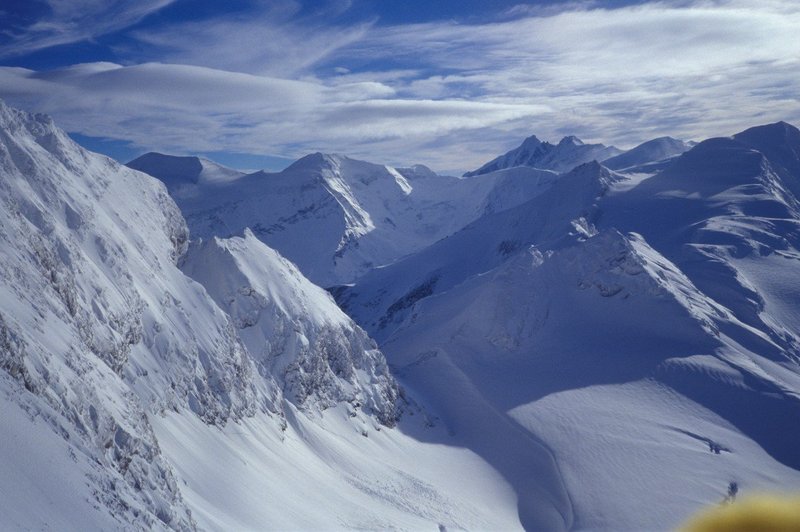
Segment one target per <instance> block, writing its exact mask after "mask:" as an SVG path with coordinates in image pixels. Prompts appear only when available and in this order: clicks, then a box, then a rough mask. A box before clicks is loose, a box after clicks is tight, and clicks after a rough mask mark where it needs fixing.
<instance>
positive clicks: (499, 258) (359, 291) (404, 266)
mask: <svg viewBox="0 0 800 532" xmlns="http://www.w3.org/2000/svg"><path fill="white" fill-rule="evenodd" d="M617 179H621V177H620V176H618V175H616V174H613V173H612V172H610V171H609V170H608V169H606V168H603V167H602V166H600V165H599V164H598V163H596V162H592V163H587V164H585V165H582V166H579V167H578V168H575V169H574V170H573V171H572V172H569V173H567V174H564V175H562V176H560V177H559V178H558V179H557V180H556V181H555V182H554V183H553V184H552V185H551V186H550V187H547V188H546V189H545V190H543V191H542V193H541V194H539V195H538V196H534V197H533V198H532V199H531V200H529V201H527V202H525V203H522V204H521V205H517V206H516V207H513V208H511V209H506V210H504V211H500V212H494V213H487V214H486V215H484V216H482V217H481V218H479V219H478V220H476V221H474V222H472V223H471V224H469V225H468V226H466V227H465V228H464V229H462V230H461V231H459V232H457V233H455V234H453V235H451V236H449V237H447V238H445V239H442V240H440V241H439V242H436V243H435V244H433V245H431V246H429V247H428V248H426V249H424V250H422V251H420V252H419V253H416V254H413V255H410V256H408V257H406V258H404V259H402V260H399V261H397V262H395V263H393V264H391V265H388V266H386V267H384V268H378V269H375V270H373V271H371V272H369V273H368V274H366V275H364V276H363V277H362V278H361V279H360V280H359V282H358V283H356V284H355V286H353V287H341V288H340V289H338V290H335V291H334V293H335V295H336V299H337V302H339V304H340V305H341V306H342V307H343V308H344V309H345V311H347V312H348V313H349V314H350V315H351V316H353V317H354V318H355V319H356V321H357V322H359V323H360V324H361V325H362V326H363V327H364V328H366V329H367V330H368V331H369V332H370V334H371V335H372V336H373V337H374V338H375V339H377V340H378V341H382V340H383V339H385V338H386V337H387V336H388V335H389V334H391V331H392V330H393V329H394V328H395V327H397V326H398V325H399V324H402V323H403V322H404V321H405V320H406V318H407V317H408V316H409V314H410V313H412V311H413V307H414V304H415V303H416V301H418V300H420V299H422V298H425V297H428V296H430V295H433V294H438V293H440V292H443V291H447V290H449V289H450V288H452V287H454V286H456V285H458V284H460V283H461V282H463V281H465V280H466V279H468V278H469V277H472V276H475V275H480V274H483V273H485V272H487V271H490V270H491V269H492V268H495V267H497V266H498V265H500V264H502V263H503V262H504V261H505V260H507V259H508V257H509V256H512V255H514V254H515V253H517V252H518V251H519V250H520V249H522V248H524V247H526V246H527V245H529V244H534V243H538V244H546V245H547V246H557V245H558V243H559V242H560V241H562V240H563V239H564V238H565V237H566V236H568V235H570V234H574V235H581V236H589V235H591V234H592V233H593V232H594V229H593V226H592V224H593V220H594V218H595V215H596V203H597V200H598V199H599V198H600V197H601V196H603V195H604V194H605V192H606V191H607V190H608V187H609V186H610V184H611V183H613V182H614V181H615V180H617Z"/></svg>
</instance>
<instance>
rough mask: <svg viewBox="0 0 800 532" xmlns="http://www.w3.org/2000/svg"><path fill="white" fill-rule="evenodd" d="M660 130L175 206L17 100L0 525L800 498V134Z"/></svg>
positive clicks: (355, 172)
mask: <svg viewBox="0 0 800 532" xmlns="http://www.w3.org/2000/svg"><path fill="white" fill-rule="evenodd" d="M656 141H657V142H656ZM656 141H654V142H653V143H651V144H649V145H648V144H647V143H645V145H642V146H640V147H639V148H635V149H634V150H631V151H630V152H628V159H624V158H623V159H622V162H620V160H619V159H618V160H617V161H616V163H614V162H612V163H609V164H611V165H612V166H618V167H619V168H622V170H623V172H624V173H616V172H614V171H612V170H609V169H608V168H606V167H604V166H602V165H601V164H600V163H597V162H596V161H593V159H597V158H598V156H597V155H594V156H592V157H591V158H589V159H584V158H585V157H586V156H587V155H586V154H587V153H589V152H590V151H597V150H600V151H602V150H609V148H605V147H603V146H602V145H595V147H591V146H589V148H591V149H585V147H586V145H583V144H582V143H580V141H578V140H577V139H574V138H565V139H564V140H562V142H561V143H559V145H558V146H552V145H545V143H541V142H539V141H538V139H535V137H532V138H530V139H527V140H526V141H525V143H523V145H522V146H521V147H520V149H519V150H517V151H516V152H512V153H510V154H507V155H506V156H502V157H500V158H499V159H497V160H496V161H495V162H496V163H497V164H496V165H495V166H496V168H488V167H485V168H484V170H486V171H487V172H488V173H480V174H477V175H474V176H472V177H467V178H456V177H447V176H439V175H437V174H435V173H434V172H432V171H430V170H429V169H427V168H425V167H424V166H414V167H410V168H392V167H388V166H383V165H375V164H371V163H366V162H362V161H356V160H353V159H349V158H347V157H344V156H339V155H323V154H314V155H310V156H308V157H305V158H303V159H301V160H299V161H297V162H296V163H295V164H293V165H292V166H290V167H289V168H287V169H286V170H285V171H283V172H280V173H276V174H267V173H263V172H259V173H255V174H250V175H246V176H242V175H239V174H236V173H235V172H234V173H232V172H228V171H223V170H224V169H223V170H220V169H219V168H218V167H214V166H212V165H211V164H205V163H204V162H203V161H200V162H199V164H200V166H201V167H202V168H201V169H200V170H198V167H197V164H196V163H198V160H193V159H183V158H169V157H167V158H166V159H165V158H163V156H159V157H151V158H150V159H151V160H150V162H151V163H153V164H151V165H150V166H149V167H148V168H147V171H148V172H150V173H152V174H160V177H161V178H162V179H164V180H165V181H166V182H167V186H166V187H165V186H164V185H163V184H161V183H159V182H158V181H157V180H155V179H153V178H151V177H149V176H147V175H145V174H143V173H141V172H138V171H134V170H131V169H129V168H125V167H122V166H120V165H118V164H116V163H114V162H113V161H111V160H109V159H107V158H105V157H101V156H99V155H95V154H91V153H89V152H87V151H85V150H83V149H81V148H79V147H78V146H77V145H76V144H74V143H73V142H72V141H71V140H70V139H69V138H68V137H67V136H66V134H64V133H63V132H62V131H60V130H59V129H58V128H57V127H55V126H54V125H53V123H52V121H50V119H49V118H47V117H44V116H41V115H29V114H27V113H24V112H21V111H16V110H13V109H10V108H8V107H6V106H5V105H4V104H2V103H1V102H0V204H1V206H2V211H1V212H2V214H0V259H2V260H0V427H1V428H2V431H3V438H0V525H2V526H0V527H1V528H4V529H81V530H95V529H104V530H106V529H134V530H149V529H177V530H192V529H195V528H200V529H207V530H233V529H236V530H257V529H265V528H266V529H314V530H318V529H326V530H327V529H354V528H355V529H365V528H366V529H389V528H398V529H409V530H419V529H436V528H438V529H439V530H443V529H477V530H510V529H519V528H525V529H529V530H568V529H575V530H583V529H592V530H597V529H601V530H605V529H608V530H643V529H646V530H652V529H657V530H660V529H671V528H674V527H676V526H678V525H679V524H680V523H681V522H682V521H683V520H684V519H685V518H686V517H687V516H688V515H690V514H691V513H692V512H694V511H696V510H697V509H698V508H700V507H701V506H704V505H709V504H718V503H721V502H723V501H725V500H729V499H730V498H732V497H735V496H737V495H741V494H747V493H752V492H756V491H760V490H775V489H778V490H798V489H800V451H798V449H800V430H798V428H797V420H798V419H800V331H798V328H797V323H798V319H800V310H798V309H800V289H798V284H797V278H798V277H797V276H798V272H800V202H798V196H800V131H798V130H797V129H796V128H794V127H793V126H790V125H789V124H785V123H777V124H771V125H767V126H760V127H756V128H752V129H750V130H747V131H744V132H742V133H740V134H738V135H734V136H733V137H729V138H719V139H710V140H707V141H704V142H701V143H700V144H698V145H696V146H694V147H692V148H691V149H689V150H688V151H685V153H682V154H680V155H679V154H677V153H672V151H675V150H680V149H681V147H680V146H676V145H674V143H672V142H671V141H670V142H667V141H662V139H656ZM562 145H563V146H562ZM548 146H549V147H548ZM670 150H672V151H670ZM556 154H560V155H558V157H556ZM606 158H607V157H606ZM630 161H633V162H632V163H631V165H629V164H628V162H630ZM140 162H141V161H140ZM145 162H147V160H145ZM545 163H546V164H545ZM579 163H583V164H579ZM617 163H619V164H617ZM530 164H532V165H533V166H536V165H537V164H538V165H543V166H549V167H552V168H556V169H558V170H559V171H561V172H562V173H561V174H557V173H555V172H553V171H550V170H547V169H537V168H533V167H531V166H530ZM487 166H488V165H487ZM215 168H216V169H215ZM205 169H210V170H208V171H207V172H206V170H205ZM489 170H493V171H491V172H489ZM204 172H206V173H204ZM168 189H169V193H170V194H172V195H173V197H174V198H175V200H176V201H177V202H178V205H179V206H180V209H181V210H182V211H183V213H184V214H185V215H186V216H187V217H188V220H189V222H188V223H189V226H190V227H191V229H192V231H193V238H194V240H193V241H191V242H189V233H188V230H187V224H186V222H185V221H184V218H183V217H182V215H181V210H179V208H178V205H176V203H175V202H174V201H173V199H172V198H171V197H170V195H169V194H168ZM284 257H285V258H284ZM312 282H315V283H316V284H312ZM343 283H354V284H352V285H349V286H344V285H343ZM319 285H322V286H326V287H329V286H333V285H340V286H336V287H335V288H334V289H332V290H331V291H332V293H333V294H335V296H336V298H337V301H338V302H339V303H340V305H341V307H342V309H344V311H346V312H347V314H345V312H343V311H342V310H340V308H339V307H338V306H337V305H336V304H335V302H334V301H333V299H332V297H331V296H330V295H329V294H328V293H327V292H326V291H324V290H323V289H322V288H320V286H319ZM354 320H355V322H357V323H359V324H360V327H363V329H362V328H360V327H359V326H358V325H356V324H355V322H354ZM368 334H369V335H372V338H375V339H376V340H377V341H378V342H379V344H376V343H375V341H373V340H372V339H371V338H370V336H368ZM384 355H385V358H384ZM65 487H66V488H68V489H65Z"/></svg>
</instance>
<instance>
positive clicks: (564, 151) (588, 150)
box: [464, 135, 620, 177]
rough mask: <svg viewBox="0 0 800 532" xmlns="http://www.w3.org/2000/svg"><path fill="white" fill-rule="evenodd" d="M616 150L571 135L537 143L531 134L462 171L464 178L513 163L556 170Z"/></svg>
mask: <svg viewBox="0 0 800 532" xmlns="http://www.w3.org/2000/svg"><path fill="white" fill-rule="evenodd" d="M619 153H620V151H619V150H618V149H617V148H614V147H613V146H604V145H603V144H585V143H584V142H583V141H582V140H580V139H579V138H578V137H576V136H574V135H569V136H566V137H564V138H562V139H561V140H560V141H559V143H558V144H556V145H553V144H550V143H549V142H541V141H539V139H538V138H536V136H535V135H534V136H531V137H528V138H527V139H525V141H524V142H523V143H522V144H521V145H520V146H519V147H517V148H516V149H513V150H511V151H509V152H507V153H506V154H504V155H501V156H500V157H497V158H495V159H492V160H491V161H489V162H488V163H486V164H485V165H483V166H481V167H480V168H478V169H477V170H474V171H472V172H467V173H465V174H464V177H472V176H476V175H481V174H488V173H491V172H496V171H497V170H503V169H505V168H512V167H514V166H530V167H533V168H539V169H542V170H552V171H554V172H559V173H560V172H566V171H569V170H571V169H572V168H575V167H576V166H579V165H581V164H583V163H585V162H589V161H591V160H593V159H597V160H600V161H602V160H604V159H608V158H609V157H613V156H615V155H617V154H619Z"/></svg>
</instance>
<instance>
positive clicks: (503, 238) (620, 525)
mask: <svg viewBox="0 0 800 532" xmlns="http://www.w3.org/2000/svg"><path fill="white" fill-rule="evenodd" d="M799 154H800V134H799V133H798V131H797V130H796V129H795V128H793V127H792V126H789V125H788V124H783V123H779V124H772V125H769V126H762V127H759V128H753V129H751V130H748V131H746V132H743V133H740V134H738V135H735V136H734V137H731V138H726V139H711V140H708V141H705V142H703V143H700V144H699V145H697V146H696V147H694V148H693V149H691V150H689V151H688V152H686V153H685V154H683V155H681V156H678V157H676V158H675V159H673V160H672V161H670V162H669V163H668V164H667V165H666V168H665V169H664V170H663V171H661V172H659V173H657V174H655V175H653V176H652V177H646V176H634V177H635V179H630V178H627V177H624V176H621V175H618V174H613V173H610V172H609V171H608V170H605V169H604V168H603V167H601V166H599V165H597V164H596V163H595V164H594V165H587V166H585V167H582V168H578V169H576V170H575V171H573V172H571V173H570V174H567V175H564V176H562V177H560V178H559V179H558V180H557V181H556V183H555V184H554V185H553V186H552V187H551V188H550V189H549V190H548V191H547V192H546V193H544V194H542V195H541V196H540V197H538V198H534V199H533V200H531V201H529V202H527V203H525V204H523V205H521V206H519V207H516V208H514V209H510V210H507V211H505V212H503V213H500V214H499V215H487V216H484V217H482V218H481V219H479V220H477V221H475V222H474V223H472V224H471V225H469V226H467V227H466V228H465V229H463V230H462V231H460V232H458V233H456V234H454V235H452V236H450V237H449V238H447V239H444V240H442V241H441V242H438V243H436V244H434V245H433V246H431V247H429V248H427V249H425V250H423V251H422V252H420V253H418V254H415V255H412V256H409V257H407V258H405V259H403V260H402V261H399V262H397V263H395V264H393V265H390V266H387V267H385V268H381V269H378V270H375V271H373V272H371V273H370V274H368V275H366V276H364V277H363V278H362V279H361V280H360V281H359V282H358V283H356V284H355V286H353V287H350V288H346V289H341V290H339V291H337V300H339V301H340V302H341V303H342V305H343V307H344V308H345V309H346V310H347V311H348V313H350V314H351V315H352V316H354V317H355V318H356V320H357V321H358V322H359V323H361V325H362V326H364V327H365V329H367V331H368V332H370V333H371V334H372V335H373V336H374V337H376V338H377V339H379V340H380V343H381V347H382V349H383V351H384V353H385V354H386V356H387V358H388V360H389V363H390V364H391V365H392V366H393V367H396V368H397V375H398V378H399V379H400V380H401V382H402V383H404V384H405V385H406V386H408V387H409V388H412V389H414V390H416V391H417V392H418V393H419V395H420V396H421V397H423V398H425V399H427V400H428V401H429V402H430V404H431V408H433V409H434V410H435V411H437V412H439V415H441V417H442V418H443V419H447V420H451V421H453V420H455V421H453V422H454V423H455V428H454V433H455V437H457V438H458V437H461V438H463V439H464V441H465V442H467V443H466V446H467V447H468V448H470V449H472V450H474V451H475V452H476V453H478V454H479V455H481V456H482V457H484V458H485V459H486V460H487V461H489V462H492V461H493V460H496V461H500V460H503V459H506V458H508V459H509V460H510V461H511V462H513V463H514V464H523V463H526V459H525V458H524V456H523V455H524V453H525V452H526V449H529V448H530V444H522V443H521V441H520V440H518V439H515V438H513V437H511V436H506V435H505V432H503V430H502V429H500V428H498V427H501V426H504V425H507V424H511V425H512V426H514V427H515V431H522V433H523V434H525V435H526V438H528V441H531V440H532V441H535V442H537V446H538V447H539V448H540V449H544V450H545V451H546V452H547V453H549V454H550V456H552V459H553V461H554V463H555V468H556V471H557V472H558V473H559V477H560V479H561V481H562V482H563V486H564V489H565V490H566V493H567V494H568V497H569V500H570V502H571V510H572V516H573V520H572V522H571V523H572V526H573V527H575V528H579V529H585V528H589V529H667V528H672V527H675V526H677V525H678V524H679V523H681V522H682V521H683V520H684V519H685V518H686V517H687V516H688V515H689V514H691V513H692V512H694V511H695V510H696V509H697V508H699V507H701V506H703V505H707V504H714V503H718V502H721V501H723V500H725V499H726V498H730V497H735V496H736V494H737V493H747V492H753V491H760V490H766V489H771V490H772V489H778V490H797V489H800V454H799V453H798V451H797V450H798V449H800V439H799V438H800V431H799V430H797V429H796V423H795V420H796V419H798V417H799V416H800V356H799V355H800V351H799V350H798V345H800V344H799V343H798V337H797V334H798V331H797V327H796V324H797V323H798V322H797V318H798V314H797V309H798V308H800V306H799V305H800V299H798V291H797V289H796V285H797V283H796V279H797V273H798V271H799V270H798V268H799V267H800V262H798V258H800V254H799V253H798V249H799V246H798V244H799V243H800V241H798V231H797V228H798V223H800V209H798V202H797V196H796V195H795V193H796V192H795V191H796V189H797V184H798V183H800V172H798V169H800V157H799V156H798V155H799ZM465 397H468V398H469V400H463V398H465ZM475 405H483V407H484V408H485V409H486V411H488V412H491V416H490V417H488V418H481V427H483V428H485V427H487V426H490V427H492V429H493V430H491V431H488V433H489V434H492V435H494V434H501V436H500V437H499V438H496V439H495V438H493V437H491V436H489V435H488V434H487V433H486V432H487V431H484V430H476V428H475V427H474V426H473V425H472V423H471V422H470V421H469V420H474V419H476V418H477V417H478V416H476V414H475V412H476V410H477V409H476V407H475ZM488 440H491V441H488ZM493 463H494V462H493ZM498 469H499V470H500V471H503V472H504V475H505V476H506V478H508V479H509V482H510V484H511V485H512V487H513V488H514V489H515V490H516V491H517V493H519V494H520V503H519V504H520V512H521V514H522V515H524V513H525V507H526V504H528V502H526V500H525V497H524V495H525V494H527V493H531V491H532V490H533V492H536V491H535V488H533V489H532V488H530V487H528V486H526V485H525V481H526V479H527V478H529V475H527V474H524V473H519V472H518V471H517V470H516V468H515V467H508V468H503V467H502V466H498ZM543 478H548V477H547V475H546V474H545V475H543ZM550 485H551V489H553V488H555V489H556V491H555V492H551V493H558V489H559V487H558V486H560V485H561V484H560V483H558V482H554V483H551V484H550Z"/></svg>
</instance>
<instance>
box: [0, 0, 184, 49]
mask: <svg viewBox="0 0 800 532" xmlns="http://www.w3.org/2000/svg"><path fill="white" fill-rule="evenodd" d="M173 2H175V0H46V1H45V2H43V3H44V4H45V8H46V9H47V11H48V13H47V15H45V16H43V17H42V18H40V19H39V20H37V21H36V22H34V23H33V24H30V25H28V26H26V27H22V28H13V29H9V30H7V32H6V37H7V42H6V43H4V44H3V45H2V46H0V58H8V57H15V56H20V55H25V54H28V53H31V52H35V51H38V50H42V49H45V48H51V47H53V46H59V45H64V44H71V43H75V42H80V41H86V40H90V39H93V38H95V37H99V36H101V35H105V34H108V33H112V32H114V31H119V30H121V29H124V28H127V27H129V26H132V25H134V24H136V23H137V22H139V21H140V20H142V19H143V18H144V17H146V16H147V15H150V14H151V13H154V12H156V11H158V10H160V9H162V8H164V7H166V6H168V5H169V4H171V3H173Z"/></svg>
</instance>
